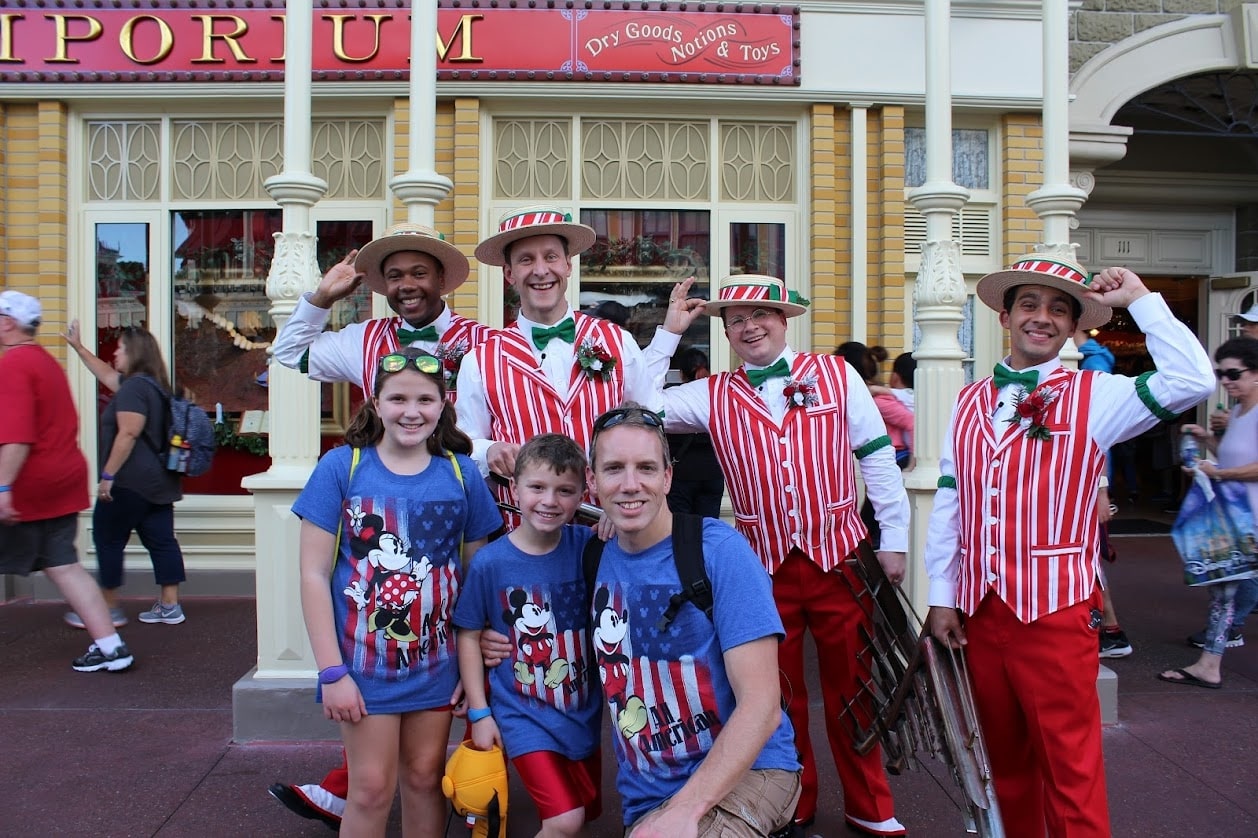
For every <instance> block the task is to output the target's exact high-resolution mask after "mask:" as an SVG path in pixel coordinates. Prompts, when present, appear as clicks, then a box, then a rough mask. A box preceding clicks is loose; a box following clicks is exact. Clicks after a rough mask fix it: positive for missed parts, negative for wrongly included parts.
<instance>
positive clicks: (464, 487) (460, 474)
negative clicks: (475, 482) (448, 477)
mask: <svg viewBox="0 0 1258 838" xmlns="http://www.w3.org/2000/svg"><path fill="white" fill-rule="evenodd" d="M446 456H447V457H449V458H450V465H451V466H453V467H454V477H455V479H456V480H458V481H459V488H460V489H462V490H463V496H464V497H465V498H466V497H467V484H466V483H464V482H463V469H461V468H459V461H458V458H456V457H455V456H454V452H453V451H450V450H447V451H446ZM468 511H469V512H470V511H471V510H470V509H469V510H468ZM462 561H463V534H462V533H460V534H459V562H460V563H462Z"/></svg>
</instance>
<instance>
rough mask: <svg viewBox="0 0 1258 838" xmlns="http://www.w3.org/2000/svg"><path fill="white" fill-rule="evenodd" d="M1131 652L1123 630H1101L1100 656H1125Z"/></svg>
mask: <svg viewBox="0 0 1258 838" xmlns="http://www.w3.org/2000/svg"><path fill="white" fill-rule="evenodd" d="M1131 652H1132V648H1131V643H1130V642H1129V641H1128V640H1127V633H1126V632H1124V631H1104V630H1102V631H1101V657H1103V658H1125V657H1127V656H1128V655H1130V654H1131Z"/></svg>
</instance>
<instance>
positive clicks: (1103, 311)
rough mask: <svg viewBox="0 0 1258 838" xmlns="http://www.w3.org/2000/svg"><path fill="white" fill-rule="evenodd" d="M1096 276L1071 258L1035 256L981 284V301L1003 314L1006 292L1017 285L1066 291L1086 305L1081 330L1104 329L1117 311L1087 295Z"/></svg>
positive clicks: (1082, 314) (1017, 263) (984, 278)
mask: <svg viewBox="0 0 1258 838" xmlns="http://www.w3.org/2000/svg"><path fill="white" fill-rule="evenodd" d="M1092 277H1093V274H1090V273H1088V272H1087V271H1085V270H1084V269H1083V268H1082V267H1080V266H1079V265H1078V264H1076V263H1075V262H1072V261H1070V260H1069V259H1064V258H1062V257H1060V256H1049V255H1045V254H1038V253H1032V254H1031V255H1029V256H1023V257H1022V258H1021V259H1019V260H1018V261H1017V262H1014V263H1013V266H1012V267H1010V268H1009V269H1008V270H1005V271H996V273H991V274H988V275H987V276H985V277H983V278H982V279H980V280H979V281H978V287H977V288H976V289H975V291H976V292H977V293H978V298H979V299H980V300H982V301H983V302H984V303H985V304H986V305H987V307H988V308H990V309H992V310H993V311H1004V308H1005V292H1006V291H1008V290H1009V289H1010V288H1013V287H1014V286H1017V285H1047V286H1048V287H1049V288H1056V289H1058V290H1059V291H1065V292H1066V293H1067V294H1069V295H1070V296H1072V297H1074V298H1075V299H1076V300H1078V301H1079V303H1080V304H1081V305H1082V306H1083V311H1082V312H1081V313H1080V315H1079V328H1080V329H1096V328H1098V327H1100V326H1104V325H1105V324H1106V323H1108V322H1109V321H1110V318H1111V317H1113V316H1114V310H1113V309H1112V308H1110V307H1109V306H1107V305H1102V304H1101V303H1098V302H1096V301H1094V300H1091V299H1088V298H1087V297H1086V296H1084V293H1083V292H1084V291H1086V290H1088V287H1089V286H1090V285H1091V284H1092Z"/></svg>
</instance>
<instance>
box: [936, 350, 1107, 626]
mask: <svg viewBox="0 0 1258 838" xmlns="http://www.w3.org/2000/svg"><path fill="white" fill-rule="evenodd" d="M1093 380H1094V376H1093V374H1092V373H1089V372H1083V373H1079V372H1075V371H1073V370H1066V369H1057V370H1055V371H1054V372H1052V373H1050V374H1049V375H1048V377H1047V378H1046V379H1045V380H1044V381H1043V382H1041V384H1040V386H1039V387H1037V388H1036V392H1037V393H1038V392H1040V391H1041V390H1048V391H1051V392H1056V393H1057V394H1058V395H1057V398H1056V400H1055V401H1054V402H1053V403H1052V404H1050V405H1049V406H1048V408H1047V410H1046V411H1045V412H1044V415H1043V417H1042V421H1041V420H1037V421H1036V424H1042V425H1044V426H1045V427H1046V428H1047V430H1048V432H1049V438H1048V439H1037V438H1034V437H1032V436H1031V435H1030V434H1028V433H1027V431H1026V429H1024V428H1022V427H1016V426H1014V425H1008V426H1006V427H1002V428H993V426H992V425H993V423H992V413H993V411H994V410H995V407H996V388H995V387H993V386H992V380H991V378H984V379H983V380H982V381H976V382H975V383H973V384H970V385H967V386H966V387H964V388H962V390H961V393H960V395H959V396H958V399H957V411H956V424H955V426H954V430H953V435H952V445H953V450H954V451H955V452H956V478H955V479H956V482H957V499H958V502H959V504H960V511H959V516H960V517H959V520H960V524H961V528H960V541H961V544H960V550H961V566H960V576H959V579H958V588H957V607H959V608H960V609H961V610H962V611H964V612H965V613H966V614H973V613H974V611H975V610H976V609H977V608H978V605H979V603H980V602H981V601H982V599H983V597H984V596H986V595H987V592H988V591H989V590H991V591H994V592H995V593H996V595H997V596H999V597H1000V598H1001V599H1002V600H1004V602H1005V604H1007V605H1008V606H1009V607H1010V608H1011V609H1012V610H1013V612H1014V613H1015V614H1017V615H1018V619H1020V620H1021V621H1022V622H1024V623H1029V622H1032V621H1033V620H1036V619H1038V618H1040V617H1043V616H1045V615H1046V614H1052V613H1053V612H1055V611H1059V610H1061V609H1062V608H1066V607H1068V606H1071V605H1074V604H1075V603H1077V602H1081V601H1082V600H1085V599H1087V598H1088V597H1089V596H1091V595H1092V590H1093V588H1094V587H1095V585H1096V563H1097V558H1098V556H1099V555H1100V548H1099V538H1098V536H1097V532H1098V531H1097V512H1096V492H1097V489H1098V488H1099V485H1100V478H1101V470H1102V468H1103V467H1104V461H1105V458H1104V453H1103V452H1102V451H1101V450H1100V448H1099V447H1098V446H1097V445H1096V443H1095V442H1093V440H1092V437H1091V436H1090V435H1089V434H1088V432H1087V428H1088V412H1089V408H1090V403H1091V397H1092V382H1093Z"/></svg>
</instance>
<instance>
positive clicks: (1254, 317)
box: [1232, 305, 1258, 323]
mask: <svg viewBox="0 0 1258 838" xmlns="http://www.w3.org/2000/svg"><path fill="white" fill-rule="evenodd" d="M1232 316H1233V317H1235V318H1236V319H1237V320H1244V321H1246V322H1248V323H1258V305H1253V306H1250V308H1249V311H1245V312H1242V313H1241V314H1233V315H1232Z"/></svg>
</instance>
